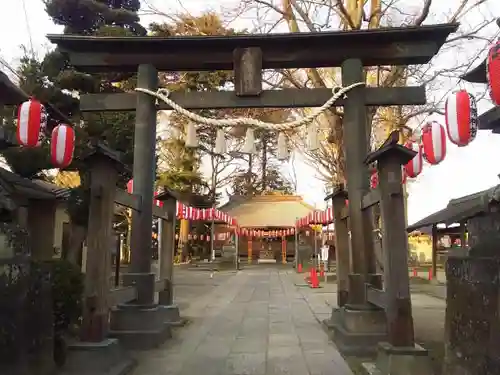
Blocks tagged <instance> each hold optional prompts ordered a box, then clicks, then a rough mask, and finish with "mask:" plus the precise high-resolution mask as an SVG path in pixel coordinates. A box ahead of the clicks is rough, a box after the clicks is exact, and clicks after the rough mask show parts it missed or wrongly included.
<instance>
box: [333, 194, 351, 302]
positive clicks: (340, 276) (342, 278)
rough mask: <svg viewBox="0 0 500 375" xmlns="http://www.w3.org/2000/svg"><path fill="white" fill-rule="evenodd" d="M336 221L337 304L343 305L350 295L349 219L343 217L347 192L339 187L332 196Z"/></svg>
mask: <svg viewBox="0 0 500 375" xmlns="http://www.w3.org/2000/svg"><path fill="white" fill-rule="evenodd" d="M331 199H332V207H333V215H334V222H335V255H336V262H337V306H338V307H343V306H344V305H345V304H346V303H347V300H348V296H349V291H348V287H349V278H348V275H349V269H350V255H349V228H348V226H347V219H342V212H343V210H344V207H346V204H345V200H346V199H347V192H346V191H345V190H344V189H343V187H339V188H338V189H337V190H336V191H335V192H334V194H333V195H332V197H331Z"/></svg>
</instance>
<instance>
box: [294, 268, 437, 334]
mask: <svg viewBox="0 0 500 375" xmlns="http://www.w3.org/2000/svg"><path fill="white" fill-rule="evenodd" d="M305 275H306V274H305V273H303V274H297V273H292V271H290V275H289V277H291V278H292V279H293V280H294V283H295V284H296V285H304V284H305V281H304V276H305ZM298 290H299V291H300V293H301V294H302V295H303V298H304V299H305V300H306V301H307V303H308V306H310V308H311V310H312V311H313V313H314V316H315V317H316V319H317V320H318V321H323V320H325V319H329V318H330V316H331V312H332V308H335V307H337V284H335V283H324V282H323V281H321V282H320V288H318V289H311V288H308V287H299V289H298ZM411 293H412V295H411V301H412V312H413V324H414V327H415V338H416V340H417V342H419V343H423V342H428V341H434V342H435V341H440V340H444V320H445V311H446V286H445V285H433V284H428V285H426V284H417V285H412V286H411Z"/></svg>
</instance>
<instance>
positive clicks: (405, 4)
mask: <svg viewBox="0 0 500 375" xmlns="http://www.w3.org/2000/svg"><path fill="white" fill-rule="evenodd" d="M451 6H452V7H454V8H450V9H445V8H444V7H448V4H444V5H443V2H439V3H438V2H436V1H434V2H433V1H432V0H425V1H423V4H420V5H418V6H415V5H414V2H410V1H407V0H390V1H386V2H382V1H381V0H371V1H367V0H363V1H360V0H329V1H316V0H279V1H274V0H242V1H241V3H240V5H239V7H238V8H237V9H236V10H233V11H234V14H237V15H240V16H241V15H244V16H247V18H252V19H254V20H256V21H257V20H258V22H256V23H254V26H255V31H257V32H264V33H266V32H274V31H280V32H283V31H288V32H292V33H294V32H300V31H310V32H314V31H322V30H332V29H333V30H335V29H337V30H358V29H375V28H379V27H391V26H420V25H422V24H424V23H425V22H429V23H454V22H458V21H463V20H465V21H466V22H464V26H463V27H462V28H461V30H460V32H458V33H457V34H455V35H453V36H452V37H451V38H450V39H449V40H448V42H447V43H446V44H445V45H444V46H443V48H442V50H441V52H440V56H441V58H440V57H439V56H438V57H437V58H436V59H435V60H434V63H433V64H428V65H424V66H412V67H396V66H379V67H373V68H367V69H366V76H367V84H368V85H370V86H382V87H391V86H405V85H423V84H425V85H426V86H427V90H428V99H429V100H428V104H426V105H425V106H419V107H385V108H374V109H372V112H371V113H370V116H371V119H372V133H371V139H372V143H373V145H374V146H375V145H377V144H379V143H380V142H381V141H382V140H383V139H385V138H386V137H387V135H388V134H389V133H390V132H391V131H392V130H394V129H410V131H407V132H403V134H404V135H406V136H408V135H410V134H411V132H412V131H411V130H412V129H416V130H418V127H419V125H420V124H421V123H423V122H424V121H425V119H426V118H427V117H428V116H429V115H432V114H433V113H442V112H443V109H442V108H443V102H444V99H445V98H446V96H447V93H448V92H447V91H446V90H445V92H444V93H443V87H451V88H454V87H456V86H457V82H458V77H459V76H460V75H461V74H462V73H464V72H465V71H466V70H468V69H470V67H471V64H472V63H473V61H474V60H476V59H474V58H471V57H474V56H475V57H477V56H478V55H480V54H481V53H482V51H483V50H484V48H485V46H487V45H488V43H489V42H490V41H491V40H492V39H493V38H494V37H496V36H495V35H492V33H491V28H490V27H489V26H490V25H491V24H492V23H493V22H494V20H495V17H494V15H493V14H492V13H491V12H490V11H489V8H488V6H489V5H488V4H487V2H486V1H485V0H461V1H460V2H459V3H458V4H457V5H454V4H451ZM438 7H440V13H438ZM474 12H475V15H476V16H475V17H470V15H471V14H472V13H474ZM478 15H479V21H477V19H478ZM468 16H469V17H468ZM467 17H468V18H467ZM464 50H468V51H471V50H472V51H475V53H474V54H473V56H468V55H467V54H465V53H462V57H461V56H457V55H460V53H457V52H460V51H462V52H463V51H464ZM460 57H461V58H460ZM445 59H446V62H444V61H445ZM277 73H278V74H279V77H278V78H276V79H275V80H274V82H275V84H277V85H279V86H282V87H295V88H303V87H315V88H322V87H331V86H335V85H338V84H339V71H338V69H306V70H298V71H297V70H295V71H291V70H280V71H278V72H277ZM481 94H482V93H481ZM481 97H482V96H481V95H480V97H479V98H481ZM305 111H307V109H306V110H305ZM318 122H319V128H320V129H321V131H322V138H323V140H325V141H328V142H322V144H321V147H320V148H319V150H317V151H314V152H311V151H308V150H307V149H306V147H305V144H304V142H303V139H305V137H304V136H303V134H300V133H299V136H298V137H296V139H295V146H296V148H297V149H298V151H299V152H302V153H303V154H304V155H305V156H306V161H307V162H309V163H310V164H311V165H312V166H314V168H315V170H316V171H317V174H318V177H319V178H320V179H322V180H323V181H324V182H326V183H328V184H331V183H334V182H337V181H339V180H340V181H342V180H344V177H345V160H344V150H343V142H342V139H343V131H342V130H343V126H342V111H341V110H339V109H333V110H330V111H328V112H327V113H325V114H324V115H323V116H321V117H320V118H319V119H318Z"/></svg>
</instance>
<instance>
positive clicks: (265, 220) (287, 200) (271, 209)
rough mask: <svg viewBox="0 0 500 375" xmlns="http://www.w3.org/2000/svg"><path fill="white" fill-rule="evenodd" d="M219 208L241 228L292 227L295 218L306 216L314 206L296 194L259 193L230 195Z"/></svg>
mask: <svg viewBox="0 0 500 375" xmlns="http://www.w3.org/2000/svg"><path fill="white" fill-rule="evenodd" d="M220 210H221V211H224V212H226V213H227V214H229V215H230V216H231V217H234V218H235V219H236V221H237V222H238V225H239V226H240V227H243V228H266V227H268V228H292V227H295V221H296V219H297V218H301V217H303V216H306V215H307V214H308V213H309V212H311V211H313V210H314V207H313V206H311V205H309V204H307V203H306V202H304V200H303V199H302V197H300V196H297V195H260V196H254V197H241V196H236V197H232V199H230V201H229V202H228V203H226V204H225V205H223V206H222V207H220Z"/></svg>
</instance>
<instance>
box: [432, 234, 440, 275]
mask: <svg viewBox="0 0 500 375" xmlns="http://www.w3.org/2000/svg"><path fill="white" fill-rule="evenodd" d="M438 239H439V238H438V231H437V224H433V225H432V280H436V277H437V269H436V266H437V250H438Z"/></svg>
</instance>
